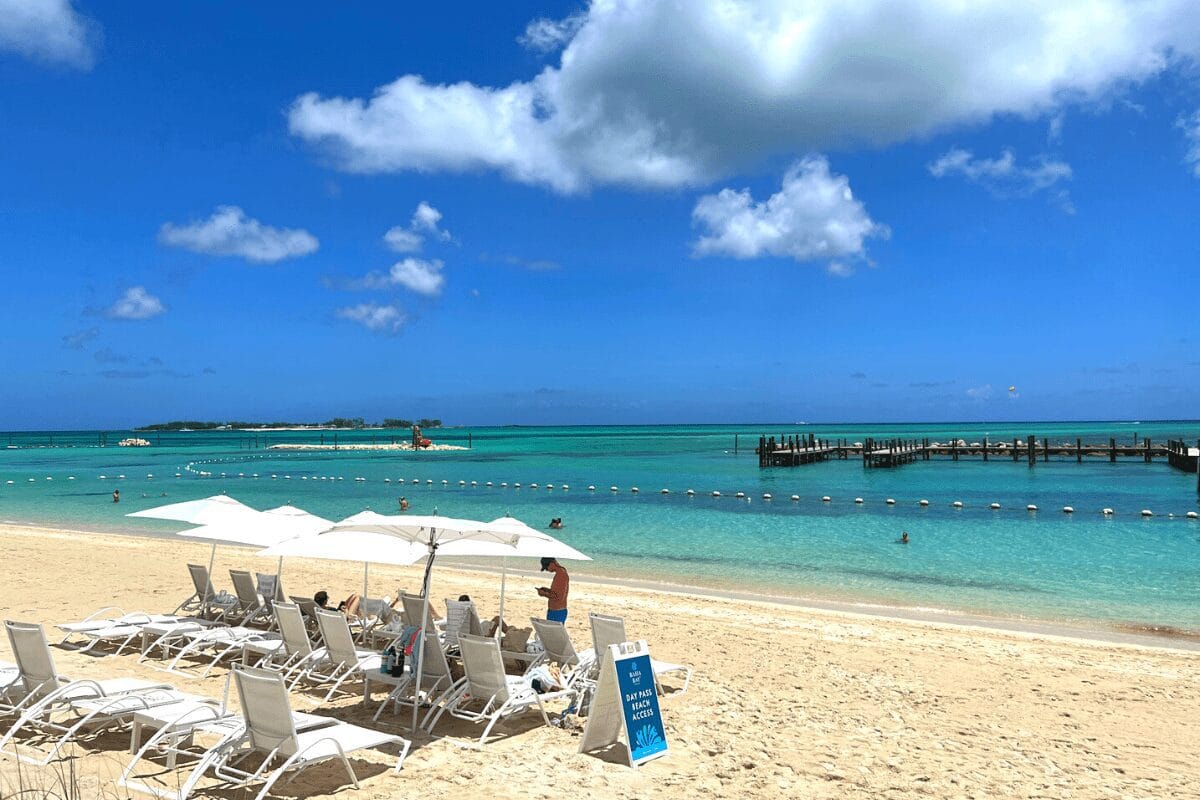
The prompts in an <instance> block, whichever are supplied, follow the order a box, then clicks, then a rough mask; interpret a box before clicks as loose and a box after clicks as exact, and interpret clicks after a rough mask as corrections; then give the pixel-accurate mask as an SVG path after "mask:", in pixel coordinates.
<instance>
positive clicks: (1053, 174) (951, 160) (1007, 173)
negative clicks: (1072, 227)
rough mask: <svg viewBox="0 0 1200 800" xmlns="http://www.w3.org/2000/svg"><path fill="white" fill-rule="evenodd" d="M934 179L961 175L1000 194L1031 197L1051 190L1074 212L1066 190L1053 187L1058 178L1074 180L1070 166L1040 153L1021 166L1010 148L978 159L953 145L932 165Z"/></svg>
mask: <svg viewBox="0 0 1200 800" xmlns="http://www.w3.org/2000/svg"><path fill="white" fill-rule="evenodd" d="M929 174H931V175H933V176H934V177H935V178H945V177H947V176H960V177H962V178H964V179H966V180H968V181H970V182H971V183H976V184H979V185H980V186H984V187H986V188H987V189H988V190H989V191H991V192H993V193H994V194H997V195H999V196H1001V197H1008V196H1016V197H1029V196H1031V195H1033V194H1036V193H1038V192H1042V191H1048V192H1049V194H1050V196H1051V197H1052V198H1054V199H1055V200H1056V201H1057V202H1058V203H1059V204H1060V205H1061V206H1062V208H1063V210H1064V211H1066V212H1067V213H1071V214H1073V213H1075V207H1074V205H1073V204H1072V203H1071V197H1070V195H1069V194H1068V193H1067V191H1066V190H1065V189H1054V190H1053V191H1050V190H1052V189H1053V187H1054V185H1055V184H1056V183H1058V182H1059V181H1065V180H1070V179H1071V175H1072V173H1071V165H1070V164H1067V163H1066V162H1064V161H1054V160H1052V159H1050V158H1049V157H1047V156H1040V157H1039V158H1038V159H1037V160H1036V161H1035V162H1034V163H1033V164H1027V165H1025V166H1021V165H1020V164H1018V163H1017V157H1016V156H1015V155H1013V152H1012V151H1011V150H1004V151H1003V152H1001V154H1000V157H999V158H991V159H989V158H975V156H974V154H972V153H971V151H970V150H963V149H961V148H957V147H956V148H953V149H951V150H949V151H948V152H947V153H946V154H945V155H943V156H942V157H941V158H939V159H938V160H937V161H935V162H933V163H932V164H930V165H929Z"/></svg>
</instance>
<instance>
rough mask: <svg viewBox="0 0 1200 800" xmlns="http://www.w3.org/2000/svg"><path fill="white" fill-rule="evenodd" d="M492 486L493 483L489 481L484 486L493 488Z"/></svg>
mask: <svg viewBox="0 0 1200 800" xmlns="http://www.w3.org/2000/svg"><path fill="white" fill-rule="evenodd" d="M491 485H492V482H491V481H488V482H487V483H485V484H484V486H491Z"/></svg>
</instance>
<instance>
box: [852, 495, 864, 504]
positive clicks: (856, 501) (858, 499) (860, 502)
mask: <svg viewBox="0 0 1200 800" xmlns="http://www.w3.org/2000/svg"><path fill="white" fill-rule="evenodd" d="M854 504H855V505H859V506H861V505H862V504H863V499H862V498H861V497H856V498H854Z"/></svg>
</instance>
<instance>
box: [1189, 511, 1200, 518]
mask: <svg viewBox="0 0 1200 800" xmlns="http://www.w3.org/2000/svg"><path fill="white" fill-rule="evenodd" d="M1187 518H1188V519H1200V514H1197V513H1196V512H1195V511H1189V512H1187Z"/></svg>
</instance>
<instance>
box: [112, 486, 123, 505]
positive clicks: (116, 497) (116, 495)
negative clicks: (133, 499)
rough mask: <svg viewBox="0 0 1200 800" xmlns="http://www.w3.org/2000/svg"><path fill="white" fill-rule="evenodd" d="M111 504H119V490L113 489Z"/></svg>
mask: <svg viewBox="0 0 1200 800" xmlns="http://www.w3.org/2000/svg"><path fill="white" fill-rule="evenodd" d="M113 502H114V503H119V502H121V490H120V489H113Z"/></svg>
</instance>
